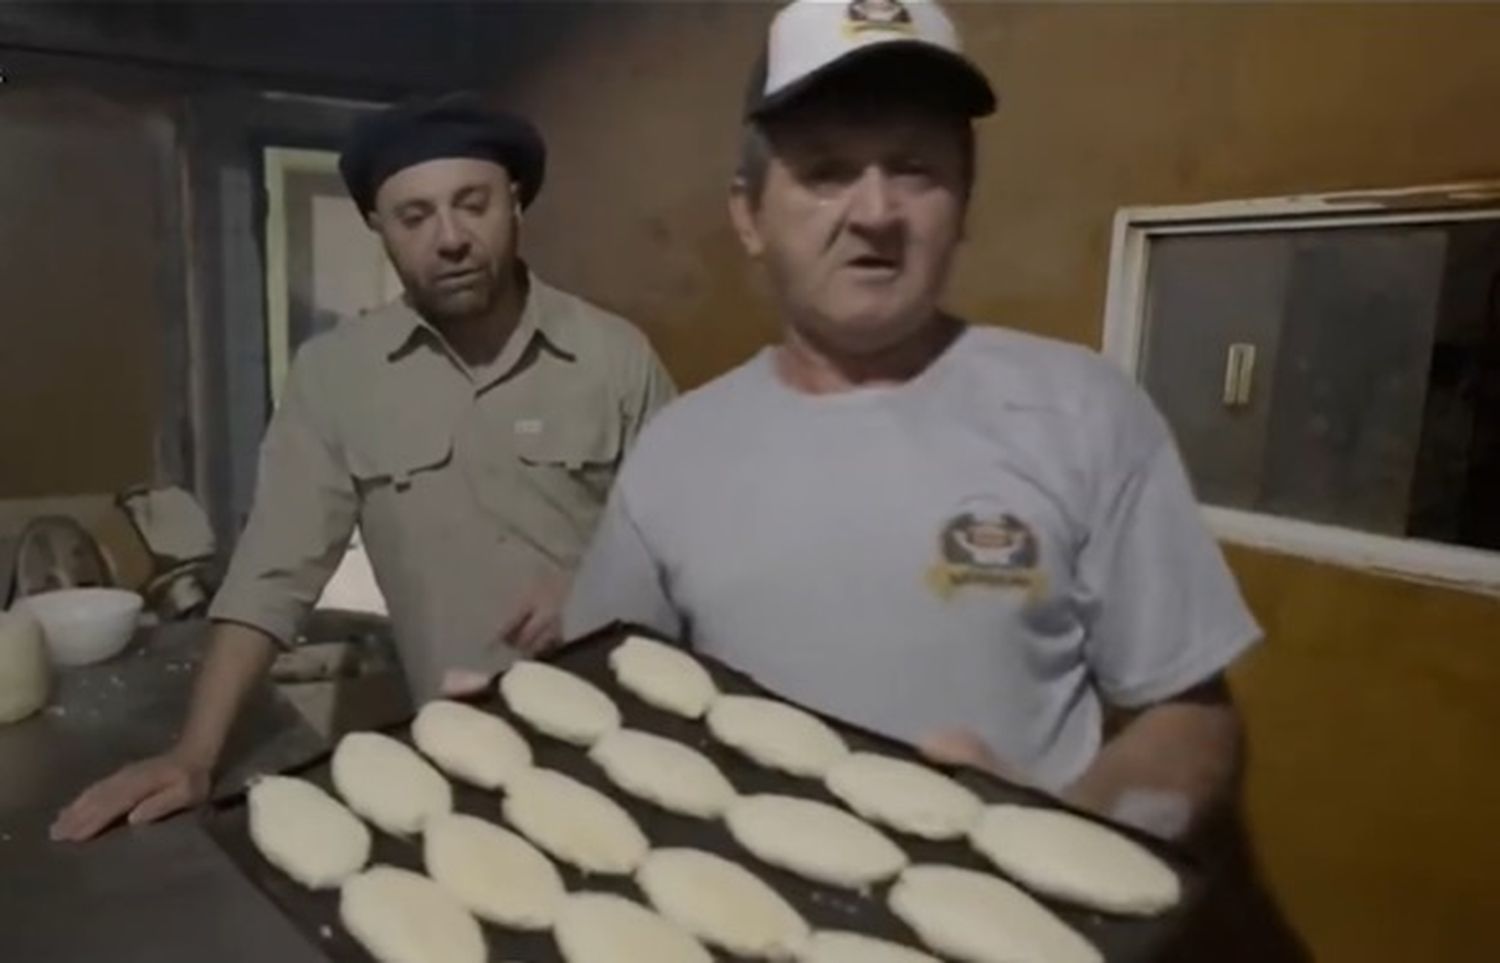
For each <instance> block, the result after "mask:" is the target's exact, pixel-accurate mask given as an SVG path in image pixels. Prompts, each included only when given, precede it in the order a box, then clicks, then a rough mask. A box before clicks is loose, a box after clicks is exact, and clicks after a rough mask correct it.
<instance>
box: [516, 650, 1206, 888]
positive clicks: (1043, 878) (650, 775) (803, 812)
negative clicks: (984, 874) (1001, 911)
mask: <svg viewBox="0 0 1500 963" xmlns="http://www.w3.org/2000/svg"><path fill="white" fill-rule="evenodd" d="M609 663H610V667H611V669H612V670H613V672H614V675H615V678H616V680H617V681H618V682H619V683H620V685H621V686H622V687H624V688H625V689H626V690H628V691H630V692H632V693H633V694H635V695H636V696H638V697H639V698H641V699H642V700H643V701H645V702H647V703H648V704H650V705H653V706H656V707H657V708H659V709H663V710H665V711H668V712H672V713H675V714H677V715H680V716H683V717H685V718H689V719H696V718H699V717H703V718H704V721H705V723H706V725H707V728H708V730H709V732H710V733H711V734H712V735H713V737H714V738H715V739H716V740H717V741H719V742H720V743H723V744H725V745H728V746H730V747H731V748H733V749H735V750H737V751H739V752H740V753H742V754H743V755H745V756H747V757H748V758H750V759H751V760H753V761H755V762H757V763H759V764H761V765H763V766H766V767H768V768H771V769H775V770H778V771H781V772H785V773H787V774H789V775H793V776H798V777H802V778H810V779H817V780H820V781H821V782H822V783H823V785H824V786H825V787H826V788H827V789H828V791H829V792H830V793H831V794H832V795H833V796H834V797H835V798H837V799H838V800H839V801H840V802H842V803H843V804H844V805H845V806H847V807H848V808H849V809H850V810H851V811H852V812H854V813H855V814H857V815H858V816H860V817H863V819H865V820H868V821H869V822H871V823H874V824H877V825H880V826H885V827H887V828H890V829H894V830H896V831H898V832H901V833H905V834H908V835H911V836H915V837H918V838H922V839H928V840H956V839H967V840H968V842H969V843H970V844H971V845H972V846H973V848H974V849H975V850H976V851H978V852H979V853H980V854H981V855H983V856H984V857H986V858H987V859H988V860H989V861H990V862H991V863H992V864H994V865H995V866H996V867H997V868H999V869H1000V870H1001V871H1002V872H1004V873H1006V874H1007V875H1009V876H1011V877H1013V878H1015V879H1018V880H1019V881H1020V882H1021V883H1023V884H1024V885H1025V886H1027V887H1028V888H1030V889H1032V890H1033V891H1035V892H1039V893H1042V894H1044V895H1047V896H1052V897H1056V898H1059V899H1063V900H1067V901H1069V902H1072V903H1075V904H1079V905H1083V906H1087V907H1090V908H1092V909H1096V910H1102V911H1105V912H1110V913H1117V914H1121V915H1135V916H1148V915H1154V914H1157V913H1160V912H1163V911H1165V910H1167V909H1170V908H1171V907H1173V906H1175V905H1176V904H1177V903H1178V902H1179V901H1180V899H1181V882H1180V880H1179V879H1178V877H1177V874H1176V873H1174V872H1173V871H1172V869H1171V867H1169V866H1168V865H1167V864H1166V863H1164V862H1163V861H1162V860H1160V859H1158V858H1157V857H1156V856H1155V855H1154V854H1152V853H1151V852H1150V851H1149V850H1147V849H1146V848H1145V847H1143V846H1140V845H1139V844H1137V843H1135V842H1134V841H1132V840H1130V839H1128V838H1126V837H1124V836H1121V835H1119V834H1118V833H1115V832H1113V831H1111V830H1109V829H1107V828H1105V827H1103V826H1101V825H1099V824H1097V823H1095V822H1092V821H1090V820H1087V819H1082V818H1080V817H1077V816H1074V815H1072V814H1069V813H1067V812H1063V811H1059V810H1049V809H1042V808H1039V807H1035V806H1016V805H996V806H988V807H987V806H985V805H984V803H983V801H982V800H981V799H980V798H979V797H978V796H977V795H975V794H974V793H973V792H972V791H971V790H969V789H968V788H967V787H965V786H964V785H962V784H961V783H959V782H957V781H956V780H954V779H951V778H949V777H948V776H946V775H943V774H942V773H939V772H937V771H935V770H933V769H931V768H929V767H927V766H923V765H919V764H917V763H914V762H909V761H907V760H904V759H896V758H892V757H889V756H883V755H879V754H875V753H867V752H851V751H850V749H849V747H848V745H847V744H846V743H845V742H844V740H843V739H842V738H841V737H840V736H839V734H838V733H837V732H835V731H834V730H833V729H832V728H831V727H829V726H828V725H826V724H825V723H823V722H822V721H821V720H820V719H818V718H817V717H816V716H814V715H812V714H811V713H808V712H805V711H803V710H801V709H798V708H796V707H794V706H791V705H788V704H786V703H784V702H779V701H776V700H773V699H765V698H759V697H753V696H736V695H721V694H720V693H719V692H718V689H717V687H716V686H715V685H714V682H713V680H712V678H711V677H710V675H709V673H708V671H707V669H705V668H704V666H703V665H702V664H701V663H700V662H698V660H696V659H694V658H693V657H692V656H691V655H689V654H688V653H686V652H684V651H682V650H681V649H679V648H677V647H674V646H670V645H666V644H663V643H661V642H656V641H653V640H651V639H646V638H643V637H640V636H634V637H631V638H629V639H627V640H626V641H625V642H624V643H622V644H621V645H619V646H617V647H616V648H615V649H614V650H613V651H612V652H611V653H610V656H609ZM501 691H502V694H503V695H505V697H506V701H507V704H508V705H509V706H510V707H511V709H512V710H513V711H515V712H516V713H517V714H518V715H520V716H521V717H522V718H523V719H525V720H526V721H527V723H528V724H530V725H532V726H534V727H535V728H537V729H538V730H539V731H541V732H543V733H546V734H548V735H553V736H556V737H558V738H562V739H565V740H567V741H571V742H573V743H574V744H577V745H581V746H585V747H587V746H592V748H591V749H590V757H591V758H592V759H593V760H594V761H595V762H596V763H597V764H598V765H600V767H601V768H603V769H604V771H605V773H606V775H608V776H609V778H610V779H611V781H613V782H614V783H615V785H617V786H618V787H620V788H621V789H623V790H625V791H626V792H628V793H631V794H632V795H635V796H638V797H641V798H644V799H646V800H648V801H650V802H653V803H656V804H658V805H660V806H662V807H664V808H666V809H670V810H672V811H674V812H678V813H681V814H684V815H689V816H698V817H701V818H714V817H719V816H724V817H725V819H726V821H727V822H728V824H729V828H730V831H731V832H732V833H733V834H734V835H735V837H736V838H737V839H738V840H739V841H740V842H741V843H742V844H745V845H746V848H748V849H750V850H751V852H753V853H755V855H757V856H759V857H760V858H762V859H764V860H766V861H767V862H769V863H772V864H773V865H778V866H781V867H782V868H784V869H789V870H791V871H793V872H798V873H800V874H801V875H803V876H806V877H808V878H811V879H814V880H816V881H818V882H822V883H828V884H832V885H840V886H846V887H851V888H863V887H866V886H869V885H871V884H873V883H875V882H879V881H880V880H882V879H885V878H888V877H890V876H893V875H895V873H896V872H898V871H899V870H900V869H901V867H902V866H903V865H905V857H904V855H903V854H901V853H900V851H899V849H898V847H896V845H895V844H894V843H892V842H891V841H890V840H888V839H886V838H885V837H884V836H883V835H882V834H880V833H878V832H876V831H874V830H873V829H872V828H871V827H869V826H866V825H864V824H862V823H860V822H859V821H858V820H854V819H848V818H843V817H844V814H843V813H840V812H839V811H837V810H834V809H833V808H832V807H827V806H823V805H821V804H818V803H813V802H810V801H803V800H793V799H790V798H788V797H771V796H763V797H757V798H755V799H754V800H744V801H737V798H738V797H737V795H736V793H735V790H734V787H733V786H732V785H731V784H730V783H729V781H728V780H727V779H725V778H724V776H723V775H722V774H721V773H720V772H719V770H718V768H717V767H716V766H714V764H713V763H712V762H711V761H709V760H708V759H707V758H706V757H705V756H703V755H702V754H701V753H699V752H697V751H696V750H694V749H692V748H690V747H688V746H684V745H681V744H680V743H677V742H674V741H672V740H670V739H663V738H661V737H659V736H655V735H651V734H649V733H642V732H635V731H632V730H628V729H621V728H620V725H621V721H620V713H619V710H618V708H617V707H616V706H615V704H614V702H613V701H612V700H611V699H610V698H609V696H607V695H606V694H605V693H603V692H601V691H599V689H598V688H596V687H595V686H593V685H592V684H590V683H589V682H587V681H585V680H583V679H580V678H578V677H577V676H575V675H573V674H571V673H568V672H565V671H563V670H561V669H558V668H556V667H553V666H550V665H544V664H540V663H535V664H532V663H522V664H520V665H518V666H516V668H515V669H513V670H512V671H511V672H510V673H507V675H506V677H505V678H504V679H502V681H501ZM799 828H800V830H801V832H797V831H796V830H797V829H799ZM773 830H774V831H773ZM757 844H758V845H757ZM830 853H834V854H837V853H853V854H863V855H864V856H866V857H867V858H866V859H865V860H863V862H862V864H860V863H859V862H858V861H851V862H849V863H848V864H847V865H841V864H840V862H842V861H835V862H833V863H830V864H828V865H824V862H825V860H823V859H821V858H820V857H823V856H825V854H830Z"/></svg>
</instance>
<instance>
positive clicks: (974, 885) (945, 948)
mask: <svg viewBox="0 0 1500 963" xmlns="http://www.w3.org/2000/svg"><path fill="white" fill-rule="evenodd" d="M889 900H890V904H891V912H893V913H895V914H896V916H897V917H898V918H900V919H901V920H902V921H904V922H905V923H906V924H907V925H908V926H910V927H911V928H912V929H913V930H915V931H916V933H917V935H918V936H919V937H921V939H922V942H924V943H926V944H927V946H928V947H930V948H931V949H932V950H933V951H934V952H936V953H941V954H942V955H943V956H945V957H951V958H953V959H955V960H961V961H963V963H1103V961H1104V957H1103V956H1102V955H1100V953H1099V951H1098V950H1097V949H1095V948H1094V947H1093V945H1092V944H1090V943H1089V942H1088V941H1087V940H1085V939H1084V938H1083V937H1081V936H1079V935H1078V934H1077V933H1075V932H1073V930H1071V929H1070V928H1068V926H1067V924H1065V923H1063V922H1062V920H1060V919H1058V918H1057V917H1056V916H1053V915H1052V913H1051V912H1050V911H1048V910H1047V909H1046V907H1044V906H1042V904H1040V903H1038V902H1037V901H1036V900H1034V899H1032V898H1031V897H1030V896H1027V895H1026V894H1025V893H1023V892H1022V891H1021V890H1019V889H1017V888H1016V887H1015V886H1012V885H1011V884H1010V883H1007V882H1005V881H1004V880H1002V879H1001V878H1000V877H998V876H991V875H989V874H988V873H977V872H975V871H973V870H970V869H958V868H956V867H953V866H936V865H919V866H911V867H908V868H907V869H906V871H905V872H903V873H902V874H901V878H900V879H899V880H897V882H896V885H895V886H893V887H892V888H891V893H890V897H889Z"/></svg>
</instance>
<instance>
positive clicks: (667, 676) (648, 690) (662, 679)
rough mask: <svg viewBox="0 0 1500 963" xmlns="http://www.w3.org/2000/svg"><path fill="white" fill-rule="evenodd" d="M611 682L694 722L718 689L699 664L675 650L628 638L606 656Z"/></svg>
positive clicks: (644, 639) (664, 644)
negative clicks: (613, 675)
mask: <svg viewBox="0 0 1500 963" xmlns="http://www.w3.org/2000/svg"><path fill="white" fill-rule="evenodd" d="M609 667H610V669H612V670H613V671H614V674H615V681H617V682H619V683H620V685H621V687H622V688H624V689H626V690H628V691H629V692H630V693H631V694H633V695H635V696H636V697H638V698H639V699H640V700H641V701H642V702H644V703H646V704H647V705H651V706H655V707H656V708H658V709H661V710H663V711H664V712H671V713H673V714H675V715H679V716H683V717H684V718H687V719H697V718H699V717H701V716H702V715H703V713H705V712H707V711H708V706H709V704H710V703H712V702H713V701H714V699H716V698H718V695H719V689H718V686H715V685H714V680H713V677H712V676H710V675H709V674H708V670H707V669H705V668H704V667H703V663H701V662H699V661H698V660H697V659H695V658H693V657H692V656H691V655H688V654H687V653H686V652H684V651H682V650H681V649H679V648H677V647H676V646H671V645H667V644H666V643H664V642H657V641H656V640H655V639H648V638H644V637H642V636H639V635H632V636H631V637H630V638H628V639H626V640H625V641H624V642H622V643H620V644H619V645H617V646H615V649H614V651H612V652H610V654H609Z"/></svg>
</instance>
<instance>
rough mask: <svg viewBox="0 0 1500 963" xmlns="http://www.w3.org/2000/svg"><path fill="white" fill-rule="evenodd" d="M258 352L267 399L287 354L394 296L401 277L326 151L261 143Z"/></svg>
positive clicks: (275, 390)
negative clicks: (262, 333) (261, 333)
mask: <svg viewBox="0 0 1500 963" xmlns="http://www.w3.org/2000/svg"><path fill="white" fill-rule="evenodd" d="M262 166H263V169H264V171H265V191H266V349H267V350H266V358H267V367H268V369H269V370H268V371H267V379H268V384H269V385H270V389H271V398H272V401H273V403H274V402H275V401H277V400H279V399H280V398H281V383H282V381H283V380H284V379H285V378H286V372H287V369H288V367H289V366H290V364H291V359H292V355H293V353H295V352H296V350H297V348H298V347H299V346H300V345H301V344H302V342H303V341H306V340H307V339H308V338H310V337H312V336H313V335H315V334H317V333H319V332H321V331H324V330H326V329H328V328H329V327H332V326H333V325H334V324H335V323H336V322H337V321H338V320H339V319H340V318H344V317H354V316H356V315H358V314H360V313H361V312H363V311H367V310H369V309H370V308H375V307H379V306H380V305H382V304H385V303H387V302H389V301H392V300H394V299H395V298H396V297H398V296H399V295H400V293H401V282H400V279H399V278H397V277H396V272H395V269H393V268H392V267H391V264H390V261H389V259H388V258H387V257H386V255H385V250H384V249H383V248H382V247H381V244H380V238H379V237H377V236H376V235H375V233H374V232H373V231H371V230H370V229H369V228H368V227H367V226H366V225H365V221H364V218H363V217H361V216H360V213H359V209H358V208H357V207H355V205H354V202H353V201H351V200H350V199H349V194H348V192H347V191H346V190H345V189H344V182H343V180H342V179H341V178H340V176H339V172H338V154H337V153H335V152H333V151H323V150H308V149H304V148H295V147H268V148H266V149H265V152H264V154H263V165H262Z"/></svg>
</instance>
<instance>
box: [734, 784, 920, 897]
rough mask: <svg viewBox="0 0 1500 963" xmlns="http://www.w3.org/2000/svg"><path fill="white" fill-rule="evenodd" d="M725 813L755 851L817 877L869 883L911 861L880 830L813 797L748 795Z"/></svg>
mask: <svg viewBox="0 0 1500 963" xmlns="http://www.w3.org/2000/svg"><path fill="white" fill-rule="evenodd" d="M724 819H725V822H726V823H727V824H728V826H729V832H730V834H731V835H732V836H734V838H735V841H736V842H738V843H739V844H740V845H741V846H743V847H745V848H746V849H748V850H749V851H750V852H751V853H752V854H754V855H755V856H756V857H758V858H760V859H762V860H764V861H765V862H767V863H770V864H771V865H772V866H779V867H781V868H782V869H785V870H789V871H791V872H793V873H796V874H797V875H799V876H802V877H805V878H807V879H810V880H813V881H814V882H818V883H827V884H828V885H830V886H842V887H844V888H846V889H864V888H865V887H867V886H870V885H871V884H874V883H878V882H880V881H881V880H883V879H889V878H890V877H892V876H895V875H896V874H897V873H899V872H900V871H901V869H902V867H904V866H905V865H906V854H905V853H904V852H902V851H901V848H900V847H899V846H897V845H896V844H895V843H893V842H891V841H890V840H889V839H887V838H886V836H885V834H884V833H882V832H881V831H880V830H878V829H875V828H874V827H873V826H870V825H869V824H868V823H865V822H863V821H862V820H859V819H856V818H855V817H853V816H851V815H849V814H848V813H846V812H844V811H843V810H842V809H837V808H835V807H833V806H829V805H827V804H825V803H820V802H815V801H813V800H811V799H799V798H797V797H795V796H777V795H761V796H744V797H741V798H740V800H739V801H738V802H736V803H735V804H734V805H733V806H730V807H729V811H728V812H727V813H726V814H725V817H724Z"/></svg>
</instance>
